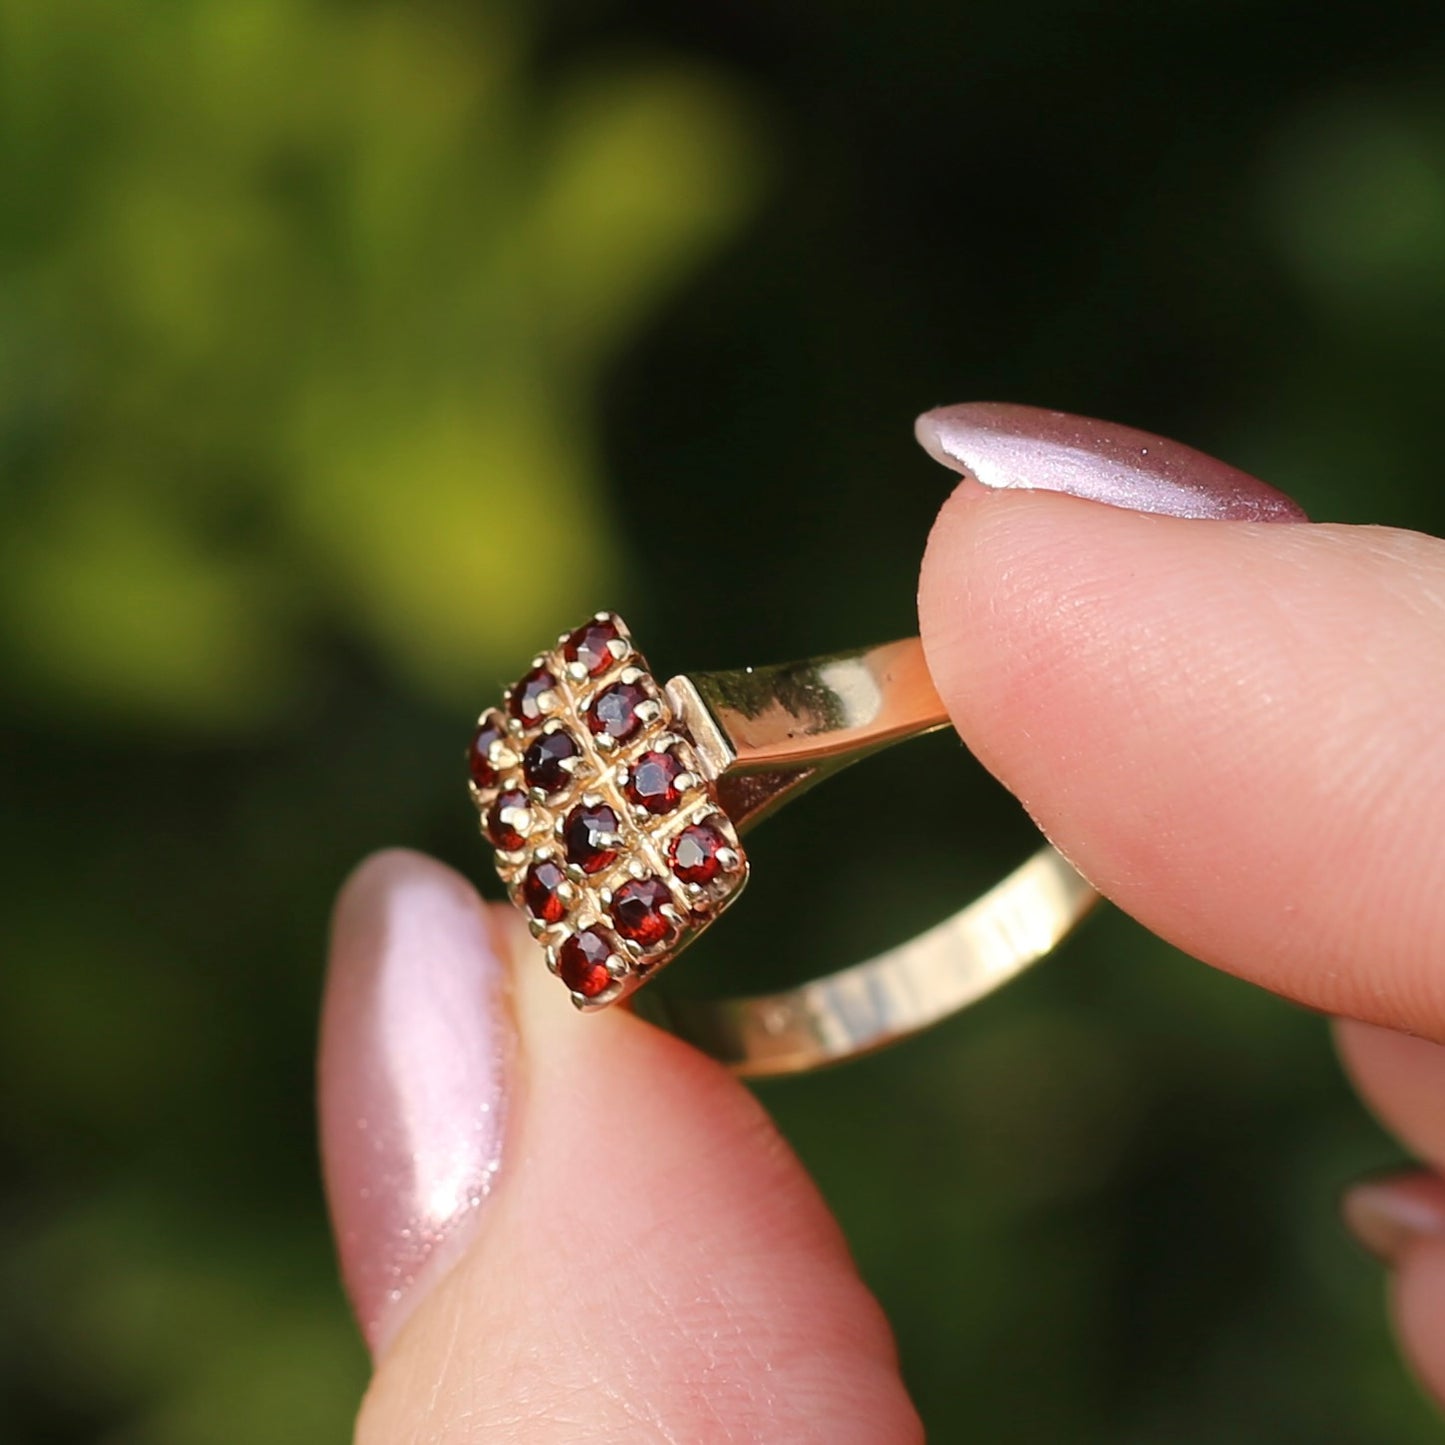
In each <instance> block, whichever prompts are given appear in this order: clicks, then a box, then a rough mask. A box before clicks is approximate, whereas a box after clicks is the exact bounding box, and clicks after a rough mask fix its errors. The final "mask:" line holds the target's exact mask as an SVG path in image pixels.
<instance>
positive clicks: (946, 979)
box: [468, 612, 1098, 1075]
mask: <svg viewBox="0 0 1445 1445" xmlns="http://www.w3.org/2000/svg"><path fill="white" fill-rule="evenodd" d="M946 723H947V716H946V714H945V712H944V709H943V704H942V703H941V702H940V701H939V697H938V694H937V692H936V691H935V690H934V687H933V682H932V680H931V679H930V677H929V675H928V668H927V666H926V664H925V662H924V658H923V648H922V645H921V644H920V643H919V641H918V639H917V638H910V639H908V640H907V641H903V642H892V643H885V644H883V645H882V646H878V647H869V648H861V649H859V650H858V651H856V652H846V653H840V654H837V655H835V656H831V657H821V658H812V659H810V660H808V661H806V662H793V663H783V664H780V665H778V666H773V667H758V668H744V669H742V670H740V671H736V672H710V673H694V674H692V675H691V676H681V677H674V678H673V679H672V680H671V681H670V682H668V683H666V684H665V685H662V684H659V683H658V682H657V681H656V680H655V679H654V677H653V676H652V673H651V672H650V670H649V669H648V666H647V663H646V661H645V660H644V658H643V657H642V655H641V653H639V652H638V651H637V649H636V647H635V646H634V645H633V642H632V638H631V635H630V633H629V632H628V630H627V628H626V626H625V625H624V623H623V621H622V619H621V618H620V617H618V616H617V614H616V613H613V612H599V613H598V614H597V615H596V616H595V617H593V618H592V619H591V621H589V622H586V623H584V624H583V625H582V626H581V627H579V628H578V629H577V630H576V631H575V632H570V633H566V634H564V635H563V636H562V637H560V638H559V639H558V641H557V645H556V647H555V648H553V649H551V650H550V651H548V652H545V653H542V654H540V655H539V656H537V657H536V658H534V659H533V661H532V667H531V670H530V671H529V672H528V673H527V675H526V676H525V677H523V678H522V679H521V680H520V681H519V682H517V683H516V684H514V685H513V686H512V687H510V688H508V689H507V690H506V692H505V694H504V695H503V700H502V706H501V707H499V708H491V709H489V710H488V711H486V712H484V713H483V714H482V716H481V717H480V718H479V719H478V721H477V728H476V732H475V733H474V734H473V736H472V741H471V745H470V747H469V749H468V765H469V769H470V772H471V781H470V784H469V787H470V791H471V795H472V801H473V802H474V803H475V804H476V806H477V808H478V810H479V812H480V814H481V824H482V832H483V834H484V836H485V837H486V838H487V839H488V840H489V841H490V842H491V844H492V846H493V848H494V849H495V850H496V865H497V872H498V873H499V874H500V875H501V879H502V882H503V884H504V885H505V887H506V889H507V893H508V896H509V897H510V898H511V899H512V901H513V902H514V903H515V904H516V905H517V906H518V907H519V908H520V909H521V910H522V912H523V914H524V915H525V917H526V918H527V922H528V926H529V927H530V929H531V932H532V935H533V937H534V938H536V939H537V941H538V942H539V943H540V944H541V945H542V948H543V949H544V950H545V953H546V959H547V966H548V967H549V968H550V969H551V971H552V972H553V973H554V974H556V975H557V976H558V977H559V978H560V979H561V980H562V982H563V983H564V984H565V985H566V986H567V988H568V989H569V990H570V991H571V995H572V1001H573V1002H574V1003H575V1004H576V1005H577V1007H578V1008H580V1009H583V1010H592V1009H598V1008H604V1007H606V1006H608V1005H609V1004H613V1003H616V1002H618V1001H620V1000H622V999H625V998H629V997H631V996H632V995H633V994H634V993H636V992H637V990H638V989H639V988H640V987H641V986H642V985H643V984H644V983H646V982H648V981H649V980H651V979H652V978H654V977H656V975H657V974H658V973H660V972H661V971H662V969H663V967H664V966H665V965H666V964H668V963H671V962H672V960H673V959H675V958H676V957H677V956H678V954H679V953H681V952H682V950H683V949H684V948H685V947H686V946H687V945H688V944H689V943H691V942H692V941H693V940H694V939H696V938H697V937H698V935H699V934H701V932H702V931H703V929H705V928H706V927H707V926H708V925H709V924H710V923H712V922H713V920H714V919H716V918H717V917H718V916H719V915H720V914H721V913H722V911H723V910H724V909H725V908H727V907H728V906H729V905H730V904H731V903H732V901H733V900H734V899H735V898H736V897H737V896H738V894H739V892H741V890H742V887H743V885H744V884H745V883H746V882H747V877H748V860H747V854H746V852H745V851H744V849H743V845H742V836H741V835H742V834H743V833H745V832H746V831H747V829H748V828H750V827H751V826H752V825H753V824H755V823H757V822H759V821H760V820H761V819H762V818H764V817H766V816H767V814H769V813H770V812H772V811H773V810H774V809H775V808H777V807H779V806H780V805H781V804H783V803H784V802H787V801H788V800H789V799H791V798H794V797H796V796H797V795H798V794H799V793H800V792H802V791H803V790H804V789H805V788H808V787H811V786H812V785H813V784H814V783H817V782H819V781H821V780H822V779H823V778H826V777H828V776H829V775H830V774H832V773H835V772H837V771H838V770H839V769H840V768H843V767H846V766H847V765H848V764H849V763H852V762H856V761H857V760H858V759H859V758H862V757H865V756H866V755H867V754H869V753H871V752H874V751H876V750H877V749H878V748H881V747H886V746H887V745H888V744H889V743H894V742H899V741H902V740H903V739H904V738H911V737H917V736H919V735H921V734H923V733H927V732H931V731H933V730H934V729H935V728H940V727H943V726H944V725H945V724H946ZM1097 897H1098V895H1097V894H1096V893H1095V892H1094V890H1093V889H1092V888H1091V887H1090V886H1089V885H1088V884H1087V883H1086V882H1085V881H1084V880H1083V879H1082V878H1081V877H1080V876H1079V875H1078V873H1076V872H1075V871H1074V869H1073V868H1072V867H1071V866H1070V865H1069V864H1068V863H1067V862H1066V861H1065V859H1064V858H1063V857H1062V856H1061V855H1060V854H1059V853H1058V852H1056V851H1055V850H1054V849H1053V848H1051V847H1047V846H1046V847H1044V848H1043V849H1041V850H1040V851H1039V852H1037V853H1035V854H1034V855H1033V857H1031V858H1030V859H1029V860H1028V861H1027V862H1025V863H1024V864H1023V865H1022V866H1021V867H1019V868H1017V869H1016V870H1015V871H1014V872H1012V873H1010V874H1009V875H1008V876H1007V877H1006V878H1004V879H1003V881H1002V882H1000V883H999V884H997V885H996V886H995V887H994V888H992V889H990V890H989V892H987V893H985V894H984V895H983V897H981V898H979V899H977V900H976V901H974V902H973V903H971V904H969V905H968V907H966V908H964V909H963V910H962V911H961V912H959V913H957V914H955V915H954V916H953V917H952V918H949V919H946V920H945V921H944V922H942V923H940V924H938V925H936V926H935V927H933V928H930V929H929V930H928V931H927V932H925V933H922V934H920V935H919V936H918V937H916V938H914V939H911V940H910V941H908V942H907V943H903V944H900V945H899V946H898V947H897V948H893V949H890V950H889V951H888V952H886V953H883V954H880V955H879V956H878V957H876V958H873V959H870V960H868V961H867V962H866V963H860V964H855V965H853V966H852V967H851V968H845V969H843V970H841V971H840V972H838V973H834V974H829V975H827V976H826V977H824V978H820V979H815V980H813V981H811V982H809V983H805V984H803V985H801V986H800V987H797V988H793V989H788V990H785V991H783V992H780V993H775V994H766V995H759V996H754V997H748V998H734V999H721V1000H712V999H702V1000H699V999H673V998H668V997H663V998H661V999H658V997H657V994H656V992H655V991H653V992H649V994H648V995H646V1002H647V1003H648V1004H649V1007H648V1008H647V1010H646V1012H647V1013H648V1014H649V1016H652V1017H654V1018H656V1019H657V1020H658V1021H659V1022H661V1023H663V1024H665V1025H666V1026H667V1027H669V1028H671V1029H673V1030H674V1031H675V1032H676V1033H679V1034H681V1035H683V1036H684V1037H686V1038H688V1039H689V1040H691V1041H692V1042H694V1043H695V1044H697V1045H698V1046H699V1047H700V1048H702V1049H703V1050H705V1051H706V1052H707V1053H709V1054H712V1055H713V1056H714V1057H715V1058H718V1059H721V1060H723V1061H724V1062H725V1063H727V1064H729V1065H730V1066H732V1067H733V1068H734V1069H736V1070H737V1071H738V1072H739V1073H743V1074H750V1075H758V1074H786V1073H795V1072H799V1071H802V1070H805V1069H812V1068H817V1067H819V1066H820V1065H823V1064H829V1063H835V1062H837V1061H839V1060H842V1059H846V1058H851V1057H853V1056H854V1055H857V1054H861V1053H866V1052H869V1051H871V1050H873V1049H877V1048H881V1047H882V1046H883V1045H885V1044H888V1043H892V1042H894V1041H896V1040H898V1039H902V1038H906V1037H908V1036H909V1035H910V1034H914V1033H917V1032H918V1031H919V1030H920V1029H923V1028H926V1027H928V1026H929V1025H930V1024H933V1023H936V1022H938V1021H939V1020H940V1019H943V1018H946V1017H947V1016H948V1015H949V1014H952V1013H954V1012H956V1011H957V1010H958V1009H961V1008H964V1007H966V1006H967V1005H969V1004H971V1003H973V1002H974V1001H975V1000H977V999H979V998H981V997H983V995H985V994H987V993H989V992H991V991H992V990H993V989H995V988H997V987H998V986H999V985H1000V984H1002V983H1005V982H1007V981H1008V980H1009V979H1011V978H1013V977H1014V976H1015V975H1016V974H1018V973H1019V972H1021V971H1022V970H1023V969H1024V968H1026V967H1027V966H1028V965H1029V964H1031V963H1033V962H1035V961H1036V960H1038V959H1040V958H1042V957H1043V956H1044V955H1045V954H1047V953H1049V952H1050V951H1051V950H1052V949H1053V948H1054V946H1055V945H1056V944H1057V943H1058V942H1059V941H1060V940H1061V939H1062V938H1063V937H1064V935H1065V934H1066V933H1068V932H1069V930H1070V929H1071V928H1073V926H1074V925H1075V924H1076V923H1078V922H1079V921H1080V919H1082V918H1083V917H1084V915H1085V914H1086V913H1087V912H1088V911H1089V909H1090V908H1091V907H1092V905H1093V904H1094V903H1095V902H1096V901H1097ZM639 1002H641V1000H639Z"/></svg>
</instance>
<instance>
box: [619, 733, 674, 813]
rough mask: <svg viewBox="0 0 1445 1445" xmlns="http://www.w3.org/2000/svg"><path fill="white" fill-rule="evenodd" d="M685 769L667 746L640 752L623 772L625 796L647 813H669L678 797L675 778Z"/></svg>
mask: <svg viewBox="0 0 1445 1445" xmlns="http://www.w3.org/2000/svg"><path fill="white" fill-rule="evenodd" d="M686 771H687V769H686V768H685V767H683V765H682V760H681V759H680V758H679V757H678V755H677V754H676V753H675V752H673V751H672V749H671V748H669V749H668V750H667V751H666V752H665V753H659V752H646V753H643V755H642V756H641V757H640V758H638V760H637V761H636V762H635V763H633V765H632V768H631V770H630V772H629V773H628V775H627V796H628V799H629V800H630V801H631V802H634V803H636V804H637V805H638V806H639V807H642V808H646V809H647V811H648V812H649V813H670V812H672V810H673V809H674V808H675V807H677V805H678V804H679V803H680V802H681V801H682V792H681V790H680V789H679V788H678V786H677V780H678V778H680V777H681V776H682V775H683V773H685V772H686Z"/></svg>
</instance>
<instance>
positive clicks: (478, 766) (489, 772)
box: [467, 713, 507, 788]
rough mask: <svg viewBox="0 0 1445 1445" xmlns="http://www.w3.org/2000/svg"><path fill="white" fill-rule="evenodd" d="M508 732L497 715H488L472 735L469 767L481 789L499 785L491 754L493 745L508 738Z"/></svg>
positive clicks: (468, 754)
mask: <svg viewBox="0 0 1445 1445" xmlns="http://www.w3.org/2000/svg"><path fill="white" fill-rule="evenodd" d="M506 735H507V730H506V728H505V727H503V726H502V720H501V718H499V717H498V716H497V715H496V714H495V713H488V714H487V715H486V717H484V718H483V719H482V720H481V722H480V723H479V724H478V726H477V730H476V732H475V733H473V734H472V745H471V747H469V748H468V749H467V766H468V767H469V768H470V769H471V773H472V781H473V782H474V783H475V784H476V785H477V786H478V787H479V788H492V787H495V786H496V783H497V770H496V769H495V768H494V767H493V766H492V760H491V757H490V753H491V750H492V744H493V743H499V742H501V740H502V739H503V738H504V737H506Z"/></svg>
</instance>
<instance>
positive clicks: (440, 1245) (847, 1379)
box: [321, 852, 921, 1445]
mask: <svg viewBox="0 0 1445 1445" xmlns="http://www.w3.org/2000/svg"><path fill="white" fill-rule="evenodd" d="M509 924H510V917H509V915H506V914H505V913H504V910H500V909H499V910H496V911H489V910H488V909H487V908H486V907H485V906H484V905H483V904H482V902H481V900H480V899H479V898H478V897H477V896H476V894H475V893H474V892H473V891H472V889H471V888H470V887H469V886H468V885H467V884H466V883H465V882H463V881H462V880H461V879H460V878H459V877H457V876H456V875H455V874H453V873H451V872H450V871H448V870H447V869H444V868H442V867H441V866H440V865H438V864H436V863H433V862H431V861H429V860H427V859H425V858H422V857H420V856H418V855H415V854H410V853H401V852H393V853H385V854H381V855H379V856H377V857H375V858H373V859H371V860H370V861H369V862H367V863H366V864H364V865H363V866H362V867H361V868H360V869H359V870H358V872H357V873H356V875H355V876H354V877H353V879H352V880H351V882H350V883H349V884H348V885H347V887H346V889H345V890H344V892H343V894H342V897H341V901H340V903H339V904H338V907H337V913H336V919H335V926H334V933H333V941H332V956H331V966H330V974H329V979H328V984H327V994H326V1005H325V1012H324V1017H323V1024H322V1040H321V1128H322V1150H323V1156H324V1163H325V1171H326V1182H327V1191H328V1195H329V1198H330V1204H331V1212H332V1218H333V1221H334V1224H335V1228H336V1235H337V1240H338V1247H339V1251H340V1256H341V1266H342V1271H343V1274H344V1276H345V1280H346V1285H347V1289H348V1292H349V1293H350V1296H351V1300H352V1303H353V1306H354V1307H355V1309H356V1312H357V1315H358V1317H359V1319H360V1321H361V1325H362V1330H363V1333H364V1334H365V1336H366V1338H367V1342H368V1344H369V1345H370V1346H371V1348H372V1351H373V1353H374V1354H375V1355H376V1357H377V1362H378V1363H377V1369H376V1375H375V1378H374V1380H373V1382H372V1385H371V1388H370V1391H369V1392H368V1394H367V1398H366V1401H365V1404H364V1406H363V1409H362V1413H361V1418H360V1422H359V1425H358V1429H357V1437H356V1438H357V1440H358V1442H361V1445H401V1442H409V1445H411V1442H433V1445H461V1442H467V1441H480V1440H487V1441H504V1440H518V1441H527V1442H528V1445H542V1442H546V1441H549V1440H567V1441H575V1440H578V1439H587V1440H596V1441H610V1440H618V1441H623V1440H625V1441H629V1442H632V1441H646V1440H678V1439H683V1440H689V1441H708V1440H734V1439H756V1440H773V1439H779V1440H781V1439H786V1440H789V1441H793V1440H798V1441H808V1440H817V1441H828V1442H837V1441H854V1440H856V1441H874V1440H890V1441H892V1440H897V1441H906V1440H912V1439H917V1438H920V1436H921V1431H920V1428H919V1425H918V1422H917V1419H916V1416H915V1415H914V1413H913V1409H912V1406H911V1405H910V1403H909V1401H908V1398H907V1395H906V1393H905V1391H904V1388H903V1384H902V1381H901V1379H900V1378H899V1374H898V1369H897V1363H896V1359H895V1355H894V1349H893V1343H892V1338H891V1335H890V1333H889V1330H888V1327H887V1324H886V1322H885V1321H884V1319H883V1317H882V1314H881V1312H880V1311H879V1309H878V1306H877V1304H876V1302H875V1301H874V1300H873V1298H872V1297H871V1295H870V1294H869V1293H868V1291H867V1290H866V1288H865V1287H864V1285H863V1284H862V1282H861V1281H860V1280H859V1278H858V1275H857V1273H856V1271H855V1270H854V1268H853V1265H852V1262H851V1260H850V1258H849V1256H848V1251H847V1248H846V1246H845V1244H844V1242H843V1239H842V1236H841V1235H840V1233H839V1231H838V1228H837V1225H836V1224H835V1223H834V1221H833V1220H832V1219H831V1217H830V1216H829V1214H828V1212H827V1210H826V1208H825V1206H824V1205H823V1203H822V1200H821V1199H820V1198H819V1196H818V1194H817V1192H816V1190H815V1189H814V1188H813V1186H812V1184H811V1183H810V1182H809V1180H808V1179H807V1177H806V1175H805V1174H804V1172H803V1170H802V1168H801V1166H800V1165H799V1163H798V1161H797V1160H796V1158H795V1157H794V1156H793V1155H792V1153H791V1152H790V1151H789V1150H788V1148H787V1146H786V1145H785V1144H784V1143H783V1142H782V1140H781V1139H780V1138H779V1136H778V1135H777V1133H776V1132H775V1131H774V1129H773V1127H772V1125H771V1123H770V1122H769V1121H768V1119H767V1118H766V1116H765V1115H764V1114H763V1112H762V1110H761V1108H760V1107H759V1106H758V1104H757V1103H756V1101H755V1100H754V1099H753V1097H752V1096H751V1095H750V1094H749V1093H748V1092H747V1091H746V1090H744V1089H743V1088H742V1086H741V1085H740V1084H738V1083H737V1082H736V1081H735V1080H734V1079H733V1078H732V1077H731V1076H729V1075H728V1074H727V1073H726V1072H725V1071H724V1070H723V1069H721V1068H720V1067H719V1066H718V1065H716V1064H714V1063H713V1062H712V1061H710V1060H708V1059H705V1058H704V1057H702V1056H701V1055H699V1054H697V1053H695V1052H693V1051H692V1050H691V1049H689V1048H688V1047H686V1046H685V1045H683V1044H681V1043H680V1042H678V1041H677V1040H676V1039H673V1038H672V1037H670V1036H669V1035H666V1034H664V1033H661V1032H659V1031H657V1030H655V1029H653V1028H651V1027H649V1026H648V1025H646V1024H644V1023H642V1022H641V1021H640V1020H638V1019H637V1018H635V1017H633V1016H631V1015H629V1014H627V1013H625V1012H623V1011H621V1010H611V1011H609V1012H607V1013H604V1014H601V1015H590V1016H587V1017H582V1016H580V1015H578V1014H577V1013H575V1012H574V1011H573V1010H572V1009H571V1008H570V1006H569V1005H568V1004H567V1002H566V1000H565V998H564V997H563V996H562V994H561V992H560V991H559V990H556V989H555V988H552V987H548V986H547V985H548V984H549V983H550V980H548V979H546V978H545V975H544V971H543V970H542V967H541V963H540V959H535V958H532V957H523V956H521V955H522V954H523V953H526V952H530V951H531V950H532V948H533V945H532V943H531V941H530V940H529V939H528V938H527V937H526V935H525V934H524V933H520V932H518V931H516V930H513V929H511V928H510V926H509ZM509 951H510V952H515V953H516V954H518V955H519V956H518V961H517V967H516V969H515V972H514V971H513V969H512V968H511V967H510V965H509V963H508V962H507V959H506V954H507V953H508V952H509Z"/></svg>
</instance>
